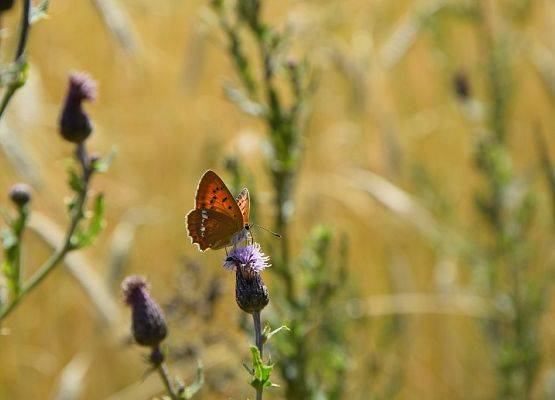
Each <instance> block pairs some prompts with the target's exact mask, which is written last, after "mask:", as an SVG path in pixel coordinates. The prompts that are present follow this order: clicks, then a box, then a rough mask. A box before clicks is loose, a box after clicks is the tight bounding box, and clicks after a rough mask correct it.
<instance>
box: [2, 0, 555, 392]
mask: <svg viewBox="0 0 555 400" xmlns="http://www.w3.org/2000/svg"><path fill="white" fill-rule="evenodd" d="M206 3H207V2H206V1H203V0H190V1H177V0H160V1H157V2H149V1H145V0H135V1H130V0H95V1H84V0H81V1H72V0H54V1H53V2H52V4H51V6H50V11H49V18H48V19H46V20H43V21H41V22H39V23H37V24H36V25H34V26H33V28H32V31H31V36H30V42H29V61H30V63H31V71H30V77H29V80H28V82H27V84H26V85H25V87H24V88H23V89H21V90H20V91H19V92H18V93H17V94H16V97H15V99H14V101H13V103H12V104H11V106H10V109H9V110H8V112H7V115H6V118H5V119H4V120H3V121H2V122H1V123H0V145H1V146H2V149H1V150H2V151H1V152H0V167H1V169H2V173H0V192H1V193H7V190H8V188H9V187H10V185H11V184H12V183H14V182H16V181H20V180H25V181H28V182H30V183H32V184H33V186H34V189H35V198H34V201H33V209H34V210H35V211H36V212H37V215H36V216H35V217H36V219H35V220H34V223H33V228H34V229H33V230H32V231H30V232H28V233H27V245H26V251H25V259H24V260H25V265H28V266H34V265H37V264H39V263H40V262H41V261H42V260H44V259H45V257H46V255H47V254H48V253H47V251H48V249H49V245H48V243H49V241H51V240H55V237H56V236H55V234H56V228H54V227H52V226H51V225H49V224H52V223H54V224H56V225H58V226H63V224H64V223H65V212H64V211H65V210H64V205H63V203H62V202H61V201H60V199H61V198H63V197H65V196H67V195H68V191H67V189H66V185H65V164H64V159H65V158H66V157H67V156H68V155H69V152H70V147H69V146H68V145H67V144H66V143H64V142H63V141H62V140H61V138H60V137H59V136H58V133H57V125H56V124H57V118H58V113H59V109H60V104H61V101H62V97H63V94H64V90H65V85H66V77H67V73H68V71H70V70H86V71H88V72H90V73H91V74H92V76H94V77H95V78H96V79H97V80H98V83H99V92H100V98H99V99H98V101H97V102H96V103H95V104H94V105H92V106H89V107H88V110H90V112H91V115H92V116H93V118H94V121H95V123H96V130H95V133H94V137H93V138H92V140H91V143H90V147H91V148H92V149H94V150H96V151H98V152H100V153H102V154H107V153H109V152H110V150H111V149H112V148H113V147H115V148H116V149H117V156H116V159H115V162H114V164H113V167H112V168H111V170H110V171H109V173H107V174H105V175H103V176H101V177H98V178H97V179H95V181H94V184H93V187H94V189H95V190H103V191H105V193H106V200H107V209H108V225H107V230H106V231H105V232H104V233H103V234H102V235H101V237H100V240H99V241H98V242H97V244H96V245H95V246H93V247H92V248H90V249H87V250H86V251H84V252H82V253H79V255H77V254H76V255H73V256H72V257H73V258H70V259H68V263H67V264H68V265H67V267H64V268H63V269H65V270H62V268H60V270H58V271H57V272H56V273H55V274H54V275H53V276H51V277H50V278H49V279H48V280H47V282H46V283H45V284H44V285H43V286H42V287H41V288H40V289H38V290H37V291H36V292H35V293H33V294H32V295H31V296H30V297H29V299H28V301H26V302H25V303H24V304H23V305H22V306H21V308H20V309H19V310H18V312H17V313H15V314H14V315H13V316H11V317H10V318H9V319H8V321H7V322H6V324H5V325H4V326H3V332H2V336H1V337H0V360H1V361H0V399H39V398H57V399H74V398H80V399H114V400H115V399H138V398H150V397H151V396H153V395H155V394H156V393H158V392H159V390H160V388H161V387H160V385H159V382H158V381H157V380H156V378H155V377H154V376H153V377H147V378H146V379H145V380H144V382H142V383H141V380H142V376H143V374H144V372H145V370H146V365H145V364H144V363H143V361H142V360H141V358H140V355H139V353H140V351H139V350H138V349H137V347H135V346H132V345H131V344H130V342H129V339H128V337H127V329H128V321H129V316H128V313H127V310H125V309H124V307H123V304H122V302H121V300H120V297H119V291H118V286H117V285H118V283H119V281H118V277H119V276H120V275H121V272H120V268H123V270H124V271H125V273H138V274H143V275H145V276H146V277H147V278H148V279H149V280H150V282H151V284H152V292H153V295H154V296H155V297H156V298H157V299H158V300H159V301H160V302H161V303H163V304H166V305H167V306H168V307H169V308H170V309H172V307H174V308H175V307H177V309H178V310H187V313H185V314H184V315H182V314H183V313H181V312H170V314H169V315H170V334H171V342H172V348H174V349H175V350H180V351H181V352H179V351H177V352H176V353H177V354H182V357H181V359H179V360H173V361H172V363H171V364H172V368H173V369H174V371H175V372H179V374H181V375H182V376H183V377H185V378H186V379H188V381H190V380H191V379H192V377H193V374H194V368H195V364H194V358H192V357H189V356H188V354H189V353H191V351H193V352H194V353H195V354H198V356H199V357H200V358H201V359H202V360H203V362H204V364H205V368H206V380H207V385H206V387H205V388H204V389H203V391H202V393H201V396H200V398H206V399H211V398H230V397H232V398H244V397H245V394H246V393H249V387H248V385H247V383H246V376H245V375H244V374H243V372H244V371H243V370H242V367H241V366H240V361H241V360H240V359H239V357H238V355H239V354H238V352H237V349H242V350H244V351H245V353H244V356H243V360H246V359H247V357H248V356H247V350H248V343H249V342H248V341H250V337H246V336H244V335H243V334H242V333H241V332H239V330H238V328H237V320H239V318H240V312H239V310H238V309H237V307H236V305H235V300H234V295H233V279H232V277H231V276H230V275H229V274H228V273H227V272H226V271H224V270H223V269H222V268H221V266H220V262H221V258H222V256H223V254H222V253H221V252H208V253H207V254H203V255H201V254H200V253H199V252H198V251H197V250H196V248H195V247H193V246H192V245H191V244H190V241H189V239H188V238H187V236H186V232H185V227H184V220H183V217H184V215H185V214H186V212H187V211H188V210H189V209H190V208H191V207H192V205H193V195H194V191H195V188H196V185H197V181H198V179H199V177H200V176H201V174H202V173H203V172H204V171H205V170H206V169H208V168H213V169H215V170H217V171H219V172H221V173H222V175H224V176H225V173H224V171H225V170H224V167H223V166H224V163H225V160H226V158H227V157H229V156H237V157H239V158H240V160H241V161H242V162H243V163H244V164H245V165H246V166H247V167H248V168H249V170H250V171H251V173H252V175H253V180H254V182H256V186H255V189H254V190H256V193H257V195H258V199H259V211H260V212H259V219H260V220H259V221H257V222H259V223H261V224H263V225H264V224H266V225H268V221H269V218H270V217H271V215H270V214H269V209H270V208H271V207H270V206H268V207H265V204H270V191H269V182H268V181H267V180H265V176H264V174H262V173H261V172H260V170H261V168H262V165H263V163H262V156H261V152H262V151H263V149H264V134H263V132H261V129H262V127H261V126H260V125H259V124H258V123H257V122H256V121H254V120H252V119H251V118H249V117H247V116H244V115H242V114H241V113H240V112H238V111H237V109H236V107H235V106H234V105H233V104H231V103H230V102H229V101H228V99H226V97H225V95H224V91H223V89H222V84H223V83H225V82H226V81H229V80H233V79H234V76H233V74H232V72H231V68H230V64H229V61H228V59H227V58H226V56H225V54H224V53H223V46H222V41H221V37H220V36H219V35H218V31H217V29H215V28H214V21H213V19H212V17H211V15H210V13H208V11H207V8H206V5H207V4H206ZM267 3H268V6H267V7H266V9H265V15H266V17H267V18H268V19H269V20H271V21H274V22H275V23H277V24H279V25H280V26H282V27H289V28H290V29H291V32H292V35H293V42H294V46H293V47H294V49H295V51H298V53H299V54H301V53H303V52H307V51H308V52H309V54H310V58H311V60H312V62H313V64H314V66H315V69H316V70H317V71H318V72H317V75H318V79H317V81H318V89H317V93H316V95H315V96H314V98H313V101H312V103H311V112H312V114H311V117H310V120H309V124H308V129H309V134H308V139H307V141H306V143H305V147H306V155H305V158H304V161H303V165H302V171H301V175H300V178H299V181H298V184H297V189H296V199H297V205H298V207H297V209H296V210H295V216H294V218H293V221H292V224H293V227H294V229H293V231H292V232H291V235H294V236H295V237H299V238H300V237H301V236H302V234H303V233H304V232H306V230H307V229H308V227H310V226H311V225H313V224H314V223H320V222H322V223H327V224H330V225H332V226H333V227H335V229H336V230H337V232H340V233H345V234H346V235H347V236H348V238H349V243H350V251H349V260H345V261H346V262H347V263H348V265H349V272H350V274H351V277H352V279H353V282H354V285H353V286H354V289H353V301H352V302H350V303H348V304H345V307H344V308H343V309H338V310H337V313H349V315H350V316H351V317H352V320H353V324H354V323H355V322H356V323H357V325H356V326H357V328H356V330H355V331H354V332H353V333H352V338H351V344H352V346H353V353H354V356H353V358H352V359H350V364H351V365H350V366H351V368H352V369H351V372H350V373H349V382H348V388H349V393H350V395H349V396H348V397H347V398H350V399H351V398H353V399H366V398H369V397H368V396H369V392H368V390H370V389H369V387H371V386H372V385H378V386H379V382H377V383H376V382H370V383H369V379H370V378H369V376H371V375H370V374H371V372H372V371H373V370H374V369H376V368H382V369H384V374H383V375H382V377H381V378H380V379H386V378H384V376H385V377H387V376H388V374H395V373H396V370H397V367H398V366H399V365H400V366H402V370H403V371H404V373H403V376H404V378H402V379H401V378H399V379H398V380H395V382H397V384H398V385H399V386H400V387H401V390H400V392H399V393H398V398H402V399H419V398H425V399H446V398H450V399H463V398H479V399H482V398H484V399H485V398H490V397H491V393H493V382H494V370H493V366H492V363H491V358H490V357H489V355H488V354H489V353H488V346H487V343H486V342H485V341H484V338H483V335H482V333H481V331H480V329H479V325H478V323H477V321H479V320H480V318H482V317H483V315H484V312H485V311H484V310H485V309H486V308H487V307H490V304H489V303H488V301H487V300H486V299H482V298H481V297H480V296H478V295H476V293H473V292H472V290H469V289H468V288H469V285H470V280H471V279H470V272H469V270H468V266H465V265H463V264H461V263H460V262H459V261H458V260H457V258H456V257H452V254H451V253H450V252H449V250H446V249H444V248H439V247H438V245H437V243H438V241H437V240H435V238H437V237H441V236H446V235H451V234H452V233H453V232H455V231H456V232H457V235H459V234H461V235H466V234H476V235H479V230H480V228H479V227H480V222H479V220H478V218H477V217H476V214H475V211H474V203H473V194H474V193H475V191H476V189H477V187H479V184H480V182H481V181H480V179H479V177H478V175H477V173H476V170H475V168H474V166H473V149H474V145H475V142H476V139H477V137H476V136H475V134H476V131H477V127H478V126H479V124H478V123H477V122H476V119H475V118H479V117H480V113H481V112H483V107H484V106H485V105H484V104H483V102H482V100H483V99H484V97H485V93H484V92H485V91H484V88H483V86H484V77H483V76H484V75H483V68H484V66H483V58H482V56H483V54H482V53H481V52H482V49H481V48H480V43H479V40H478V37H477V35H476V34H475V32H474V31H473V29H472V28H471V27H469V25H468V24H467V23H465V22H464V21H460V20H459V19H457V18H453V17H451V16H449V15H445V16H443V15H441V16H439V17H438V18H436V19H434V20H433V21H434V22H433V24H432V23H430V24H428V23H427V21H429V19H427V17H428V16H432V15H436V14H438V13H441V11H442V8H443V7H445V6H446V5H448V4H451V3H454V2H447V1H404V0H397V1H394V2H393V1H388V0H372V1H369V0H308V1H293V0H283V1H279V2H271V1H268V2H267ZM459 3H464V2H459ZM490 3H492V4H494V5H495V6H496V7H497V8H496V11H495V12H499V13H503V12H504V10H505V7H507V8H508V7H509V5H510V4H509V3H517V1H516V0H515V1H509V0H507V1H497V2H495V1H491V2H490ZM533 3H534V5H533V6H532V7H531V8H530V14H529V15H526V18H525V19H523V20H522V21H520V22H518V21H517V22H512V23H511V24H510V25H509V24H507V26H504V27H503V29H508V30H511V34H512V36H513V37H514V38H515V40H514V44H513V45H514V46H519V47H522V48H523V49H525V50H522V51H520V53H519V57H518V58H517V59H516V64H515V65H514V68H515V70H516V76H517V78H518V83H517V84H516V90H515V92H514V103H513V105H512V108H511V109H512V114H511V119H510V121H509V126H510V130H511V138H510V146H511V148H512V149H514V151H513V154H514V157H515V160H516V164H517V167H518V169H519V171H520V172H522V173H523V175H524V176H526V179H529V180H531V181H537V185H538V188H539V189H538V190H539V192H538V199H539V202H540V204H541V205H543V206H545V207H546V209H547V210H548V206H546V204H548V203H549V193H548V190H547V187H546V186H544V184H543V181H542V179H543V176H542V172H541V169H540V167H539V163H540V161H539V157H538V154H537V151H536V145H535V144H536V142H535V136H534V132H535V129H536V128H537V126H540V127H541V129H542V132H543V133H544V134H545V135H544V136H545V137H546V138H547V144H548V148H551V149H553V148H554V147H553V146H555V143H553V142H554V141H553V131H554V122H555V121H554V120H553V105H554V99H555V96H554V95H555V91H554V87H553V85H552V83H553V78H555V63H554V60H555V53H554V52H555V42H554V40H553V39H554V38H555V36H554V33H555V32H554V31H553V27H555V5H554V4H553V3H552V2H549V1H546V0H544V1H540V0H538V1H534V2H533ZM16 19H17V15H16V12H13V11H12V13H11V14H9V15H7V16H6V18H3V20H2V24H3V25H4V26H5V28H6V29H7V34H8V36H6V37H3V38H2V45H1V50H2V52H4V53H6V54H9V53H8V50H9V48H10V45H11V42H12V41H13V38H14V36H15V33H14V31H13V29H14V26H15V23H16ZM438 32H439V36H438V35H436V36H434V35H435V34H437V33H438ZM6 54H3V57H4V58H6V57H7V55H6ZM459 71H464V72H465V73H466V74H467V75H468V77H469V81H470V84H471V89H472V98H473V100H472V102H469V103H467V104H462V103H461V102H460V101H459V100H458V99H457V98H456V96H455V93H454V90H453V77H454V76H455V74H456V73H457V72H459ZM481 110H482V111H481ZM551 153H553V151H551ZM422 170H425V171H427V175H426V176H425V178H422V175H419V173H420V172H421V171H422ZM438 199H444V202H442V201H439V200H438ZM0 205H1V206H2V207H3V208H7V207H9V204H8V200H7V196H4V200H2V201H1V202H0ZM438 215H439V216H445V218H440V219H441V221H438V218H437V217H438ZM541 218H543V219H544V220H546V221H547V220H548V219H549V218H551V216H550V215H549V212H544V214H542V216H541ZM445 221H448V222H449V224H448V226H445ZM546 223H547V222H546ZM471 227H472V228H473V229H476V230H477V232H474V233H472V232H469V230H468V228H471ZM35 228H36V229H35ZM460 232H462V233H460ZM544 232H545V231H544ZM52 235H53V236H52ZM259 235H264V233H262V232H261V233H259ZM453 235H455V234H454V233H453ZM455 236H456V235H455ZM276 240H277V239H276ZM538 240H539V241H541V240H546V238H538ZM294 243H295V241H294ZM301 244H302V243H300V242H297V243H296V246H297V248H300V246H301ZM270 255H271V254H270ZM118 257H123V259H122V258H119V259H118ZM120 261H122V262H120ZM72 263H73V264H74V265H73V266H72ZM192 263H197V264H198V265H197V266H194V265H193V266H192V265H191V264H192ZM68 270H69V271H68ZM87 274H88V275H87ZM267 276H268V284H269V288H270V291H271V290H272V279H271V274H267ZM114 277H115V278H114ZM216 280H217V281H216ZM212 282H219V284H221V287H222V290H223V294H222V296H221V298H220V299H219V300H218V301H217V302H216V306H215V309H214V313H213V315H210V312H208V311H206V310H205V309H204V308H203V307H205V306H206V307H209V305H206V304H193V305H191V304H189V303H194V301H195V299H198V298H202V296H204V295H205V293H206V291H209V290H210V287H211V286H210V285H211V284H212ZM84 288H85V290H84ZM199 288H200V289H199ZM91 291H92V293H93V294H92V295H88V294H87V293H91ZM197 292H198V293H197ZM399 293H401V294H399ZM183 299H185V300H183ZM184 303H187V304H189V305H188V306H186V307H185V306H183V304H184ZM176 304H177V306H176ZM206 313H208V315H207V314H206ZM397 313H400V314H401V315H402V321H401V322H400V323H401V327H398V328H396V329H398V330H399V332H397V333H396V336H395V342H394V343H393V344H392V345H389V346H387V347H386V346H382V345H381V342H380V340H377V338H378V334H377V332H378V331H379V330H380V327H381V326H382V325H383V324H384V320H386V319H387V318H388V316H390V315H392V314H397ZM554 318H555V314H554V311H553V307H551V306H550V307H548V309H547V312H546V314H545V317H544V321H543V323H542V335H541V336H542V338H543V341H544V350H545V353H544V356H543V357H544V359H543V365H542V368H541V372H540V375H539V378H538V384H537V389H536V390H535V395H536V396H537V398H543V397H542V396H544V395H545V393H547V392H546V390H548V389H546V388H549V387H550V385H551V390H553V386H554V385H555V384H554V383H553V379H554V378H553V375H554V373H555V372H554V371H555V369H553V368H555V342H554V340H553V326H555V321H554ZM191 349H192V350H191ZM275 362H277V363H279V360H275ZM388 369H389V370H390V371H389V370H388ZM270 392H271V393H272V394H271V395H270V397H272V398H280V390H279V389H275V390H271V391H270Z"/></svg>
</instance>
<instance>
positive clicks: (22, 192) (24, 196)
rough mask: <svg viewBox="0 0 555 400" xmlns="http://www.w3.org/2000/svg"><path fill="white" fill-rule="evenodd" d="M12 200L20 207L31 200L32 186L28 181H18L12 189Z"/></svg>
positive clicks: (10, 194)
mask: <svg viewBox="0 0 555 400" xmlns="http://www.w3.org/2000/svg"><path fill="white" fill-rule="evenodd" d="M9 196H10V200H11V201H13V202H14V204H15V205H17V206H18V207H23V206H24V205H26V204H27V203H29V201H31V187H30V186H29V185H27V184H26V183H16V184H15V185H13V186H12V187H11V189H10V193H9Z"/></svg>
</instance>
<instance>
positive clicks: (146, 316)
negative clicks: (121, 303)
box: [121, 276, 168, 348]
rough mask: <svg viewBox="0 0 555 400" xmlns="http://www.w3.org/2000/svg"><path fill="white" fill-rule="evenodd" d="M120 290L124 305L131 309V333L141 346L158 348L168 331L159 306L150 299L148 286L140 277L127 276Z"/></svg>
mask: <svg viewBox="0 0 555 400" xmlns="http://www.w3.org/2000/svg"><path fill="white" fill-rule="evenodd" d="M121 289H122V292H123V296H124V299H125V303H126V304H127V305H129V306H130V307H131V311H132V325H131V332H132V333H133V337H134V338H135V341H136V342H137V343H138V344H140V345H142V346H150V347H153V348H154V347H158V346H159V345H160V342H162V340H164V339H165V338H166V335H167V333H168V329H167V327H166V320H165V318H164V314H163V312H162V309H161V308H160V306H159V305H158V304H157V303H156V301H154V300H153V299H152V297H150V293H149V290H148V285H147V283H146V281H145V280H144V278H142V277H140V276H128V277H127V278H125V279H124V281H123V283H122V285H121Z"/></svg>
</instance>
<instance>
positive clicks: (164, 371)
mask: <svg viewBox="0 0 555 400" xmlns="http://www.w3.org/2000/svg"><path fill="white" fill-rule="evenodd" d="M156 370H157V371H158V375H160V379H161V380H162V383H163V384H164V387H165V388H166V392H168V395H169V396H170V397H171V399H172V400H179V396H178V395H177V394H176V393H175V391H174V388H173V386H172V384H171V382H170V373H169V371H168V367H167V366H166V363H164V362H161V363H160V364H158V366H157V367H156Z"/></svg>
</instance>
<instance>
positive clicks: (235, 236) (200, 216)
mask: <svg viewBox="0 0 555 400" xmlns="http://www.w3.org/2000/svg"><path fill="white" fill-rule="evenodd" d="M249 211H250V199H249V191H248V190H247V189H246V188H245V189H243V190H242V191H241V193H239V195H238V196H237V197H236V198H235V197H233V195H232V194H231V192H230V191H229V189H228V188H227V186H226V185H225V183H224V182H223V181H222V179H221V178H220V177H219V176H218V175H217V174H216V173H215V172H214V171H210V170H209V171H206V172H205V173H204V175H203V176H202V178H201V179H200V182H199V185H198V188H197V193H196V196H195V208H194V209H193V210H191V211H190V212H189V214H187V229H188V231H189V236H190V237H191V239H192V241H193V243H196V244H198V246H199V248H200V250H201V251H204V250H207V249H213V250H217V249H221V248H223V247H226V246H235V245H237V244H238V243H241V242H243V241H245V240H247V239H248V238H249V231H250V224H249Z"/></svg>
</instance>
